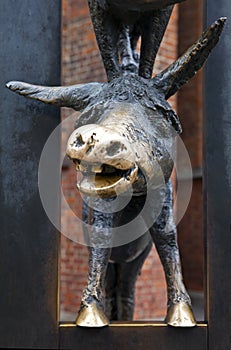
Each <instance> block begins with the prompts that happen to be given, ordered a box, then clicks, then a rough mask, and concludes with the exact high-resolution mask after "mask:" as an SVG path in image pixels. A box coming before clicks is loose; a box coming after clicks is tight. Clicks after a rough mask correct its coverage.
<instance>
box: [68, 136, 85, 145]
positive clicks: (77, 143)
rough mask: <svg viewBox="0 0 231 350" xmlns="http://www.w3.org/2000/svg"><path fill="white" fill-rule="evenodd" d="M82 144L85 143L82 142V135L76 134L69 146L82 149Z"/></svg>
mask: <svg viewBox="0 0 231 350" xmlns="http://www.w3.org/2000/svg"><path fill="white" fill-rule="evenodd" d="M84 144H85V142H84V141H83V138H82V135H81V134H80V133H78V134H77V135H76V138H75V140H74V141H73V142H72V144H71V146H75V147H82V146H83V145H84Z"/></svg>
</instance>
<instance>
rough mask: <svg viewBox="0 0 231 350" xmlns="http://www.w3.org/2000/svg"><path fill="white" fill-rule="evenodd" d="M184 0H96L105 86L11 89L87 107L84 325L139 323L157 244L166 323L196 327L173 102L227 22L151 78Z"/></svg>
mask: <svg viewBox="0 0 231 350" xmlns="http://www.w3.org/2000/svg"><path fill="white" fill-rule="evenodd" d="M177 2H181V1H180V0H179V1H177V0H175V1H174V0H163V1H160V0H149V1H141V0H137V1H131V0H130V1H120V0H115V1H111V0H107V1H106V0H105V1H104V0H98V1H93V0H89V7H90V11H91V16H92V20H93V24H94V29H95V33H96V37H97V40H98V44H99V48H100V51H101V54H102V58H103V62H104V65H105V69H106V73H107V76H108V82H107V83H88V84H81V85H73V86H67V87H44V86H37V85H31V84H27V83H23V82H9V83H8V84H7V87H8V88H10V89H11V90H12V91H15V92H17V93H19V94H21V95H23V96H26V97H29V98H32V99H36V100H39V101H42V102H45V103H50V104H54V105H57V106H61V107H62V106H65V107H70V108H73V109H75V110H77V111H82V114H81V116H80V118H79V120H78V121H77V124H76V129H75V131H74V132H73V133H72V135H71V136H70V139H69V141H68V145H67V155H68V156H69V157H70V158H71V159H72V160H73V162H74V163H75V165H76V169H77V171H80V172H82V175H83V177H82V179H81V180H80V181H79V182H78V183H77V187H78V188H79V190H80V191H81V192H82V193H83V194H84V196H85V198H86V201H84V204H83V218H82V220H83V222H84V225H83V226H84V233H85V236H86V241H87V244H88V245H89V254H90V256H89V275H88V283H87V287H86V288H85V290H84V292H83V297H82V301H81V307H80V310H79V313H78V316H77V320H76V324H77V325H79V326H83V327H102V326H105V325H108V323H109V320H108V319H111V320H116V319H117V320H131V319H132V316H133V307H134V286H135V281H136V278H137V276H138V273H139V271H140V269H141V267H142V265H143V262H144V260H145V258H146V256H147V255H148V253H149V251H150V249H151V246H152V242H154V243H155V246H156V249H157V251H158V253H159V256H160V259H161V262H162V265H163V268H164V271H165V277H166V282H167V293H168V305H167V316H166V323H167V324H169V325H172V326H179V327H180V326H183V327H192V326H195V325H196V321H195V318H194V316H193V313H192V310H191V301H190V297H189V295H188V293H187V291H186V289H185V286H184V284H183V280H182V273H181V264H180V258H179V250H178V245H177V237H176V226H175V223H174V218H173V201H172V184H171V180H170V176H171V173H172V169H173V165H174V164H173V163H174V162H173V159H172V155H171V149H172V148H174V138H175V133H180V132H181V125H180V122H179V120H178V117H177V115H176V113H175V112H174V111H173V109H172V108H171V106H170V105H169V104H168V102H167V100H168V98H169V97H170V96H172V95H173V94H175V93H176V92H177V91H178V90H179V89H180V87H181V86H182V85H183V84H185V83H186V82H187V81H188V80H189V79H190V78H191V77H193V75H194V74H195V73H196V72H197V71H198V70H199V69H200V68H201V67H202V65H203V63H204V62H205V60H206V59H207V57H208V55H209V53H210V51H211V50H212V49H213V47H214V46H215V45H216V43H217V42H218V39H219V36H220V34H221V32H222V29H223V26H224V23H225V18H220V19H218V20H217V21H216V22H215V23H214V24H212V25H211V26H210V27H209V28H208V30H207V31H205V32H204V33H203V34H202V36H201V38H200V39H199V40H198V41H197V42H196V43H195V44H194V45H193V46H192V47H190V48H189V49H188V50H187V51H186V52H185V54H184V55H183V56H181V57H180V58H179V59H178V60H177V61H176V62H174V63H172V64H171V65H170V66H169V67H168V68H167V69H165V70H164V71H162V72H161V73H159V74H157V75H156V76H155V77H154V78H152V69H153V64H154V61H155V56H156V53H157V51H158V48H159V45H160V42H161V40H162V37H163V35H164V32H165V29H166V25H167V23H168V20H169V17H170V14H171V11H172V5H173V4H174V3H177ZM118 13H119V15H118ZM139 36H141V38H142V43H141V52H140V58H139V55H138V54H137V52H136V43H137V39H138V37H139ZM131 190H132V194H131ZM118 198H122V202H123V201H125V202H126V200H127V202H126V205H125V206H124V207H123V208H121V207H120V205H117V202H116V200H117V199H118ZM92 202H93V206H92ZM113 205H114V206H113ZM144 207H145V208H146V210H143V208H144ZM111 208H112V209H111ZM137 217H139V220H136V218H137ZM130 223H131V225H130ZM129 225H130V226H129ZM127 227H130V230H127V229H126V228H127ZM127 231H129V232H127ZM126 235H128V236H126ZM121 237H122V238H121ZM121 242H122V243H121ZM105 281H106V286H105ZM105 288H106V302H105V295H104V290H105ZM105 312H106V314H107V316H106V314H105Z"/></svg>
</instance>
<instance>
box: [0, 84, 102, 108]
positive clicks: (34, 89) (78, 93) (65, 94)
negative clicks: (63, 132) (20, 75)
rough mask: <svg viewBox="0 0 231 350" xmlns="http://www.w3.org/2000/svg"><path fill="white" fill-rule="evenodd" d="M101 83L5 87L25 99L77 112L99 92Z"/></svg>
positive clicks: (13, 85) (12, 85)
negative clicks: (68, 108)
mask: <svg viewBox="0 0 231 350" xmlns="http://www.w3.org/2000/svg"><path fill="white" fill-rule="evenodd" d="M102 85H103V84H102V83H89V84H79V85H71V86H66V87H62V86H53V87H49V86H39V85H32V84H27V83H24V82H20V81H10V82H9V83H7V84H6V87H7V88H8V89H10V90H12V91H14V92H17V93H18V94H20V95H23V96H25V97H28V98H31V99H34V100H39V101H42V102H44V103H48V104H53V105H56V106H59V107H70V108H73V109H75V110H77V111H79V110H81V109H83V108H85V107H86V106H87V105H88V104H89V103H90V102H91V100H92V99H93V98H94V97H95V96H96V95H97V94H98V93H99V92H100V90H101V87H102Z"/></svg>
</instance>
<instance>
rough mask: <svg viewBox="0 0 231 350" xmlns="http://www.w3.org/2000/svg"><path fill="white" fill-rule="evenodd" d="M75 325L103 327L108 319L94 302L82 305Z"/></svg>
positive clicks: (107, 322)
mask: <svg viewBox="0 0 231 350" xmlns="http://www.w3.org/2000/svg"><path fill="white" fill-rule="evenodd" d="M76 325H77V326H80V327H105V326H108V325H109V321H108V319H107V317H106V316H105V314H104V312H103V311H102V310H101V309H100V308H99V307H98V306H97V305H96V304H95V303H94V304H92V305H84V306H83V307H82V308H81V309H80V311H79V314H78V316H77V319H76Z"/></svg>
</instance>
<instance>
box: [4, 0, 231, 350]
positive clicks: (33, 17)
mask: <svg viewBox="0 0 231 350" xmlns="http://www.w3.org/2000/svg"><path fill="white" fill-rule="evenodd" d="M60 2H61V1H58V0H49V1H47V0H40V1H39V2H35V1H33V2H31V1H30V0H21V1H20V2H18V0H7V1H1V2H0V29H1V32H2V33H3V34H4V35H3V41H2V42H1V49H2V52H3V53H1V54H0V65H1V78H0V79H1V89H2V91H1V105H0V115H1V119H0V123H1V125H0V135H1V138H0V145H1V150H0V163H1V172H2V173H3V175H5V176H6V178H7V182H6V181H5V182H4V177H1V179H0V199H1V201H0V203H1V204H0V210H1V217H0V227H1V236H0V240H1V247H2V252H1V255H0V269H1V274H0V285H1V299H0V307H1V313H0V347H24V348H39V349H41V348H50V349H56V348H60V349H70V348H75V349H78V350H82V349H84V350H87V349H93V348H95V349H101V350H104V349H106V348H107V349H108V347H109V345H110V349H112V350H113V349H118V348H120V349H121V350H122V349H127V348H132V349H133V350H138V349H139V350H141V349H144V348H145V349H147V350H148V349H153V348H155V347H156V349H158V350H166V349H168V348H171V349H172V350H175V349H179V348H181V349H187V350H191V349H192V350H193V349H197V350H206V349H209V350H213V349H214V350H215V349H216V350H217V349H219V350H223V349H224V350H227V349H229V347H230V330H229V328H230V327H229V317H230V315H231V306H230V305H231V303H230V287H231V282H230V276H229V274H230V263H231V261H230V260H231V234H230V227H231V226H230V200H231V193H230V192H231V172H230V169H231V138H230V137H229V136H230V135H231V119H230V111H229V110H230V101H231V65H230V62H231V41H230V32H231V28H230V27H231V24H230V21H228V24H227V26H226V28H225V30H224V33H223V35H222V38H221V40H220V43H219V45H218V46H217V48H216V50H214V53H213V54H212V55H211V58H210V59H209V61H208V63H207V69H206V74H205V84H204V86H205V88H204V99H205V105H204V107H205V108H204V110H205V119H204V162H205V165H204V202H205V230H206V232H207V240H206V244H205V247H206V261H207V313H206V314H207V318H206V320H207V322H205V323H201V324H199V325H198V327H196V328H192V329H174V328H171V327H167V326H166V325H165V324H163V323H152V324H150V323H147V322H146V323H140V322H133V323H130V324H128V323H127V324H118V323H115V324H112V325H111V326H110V327H107V328H103V329H83V328H77V327H75V325H74V324H59V323H58V317H57V313H58V306H57V303H58V268H59V262H58V255H59V237H58V235H57V233H56V232H55V229H54V228H53V226H52V225H51V224H50V222H49V220H48V219H47V218H46V214H45V212H44V211H43V208H42V206H41V203H40V199H39V195H38V187H37V167H38V159H39V155H40V152H41V150H42V147H43V145H44V143H45V141H46V139H47V137H48V136H49V134H50V133H51V131H52V130H53V129H54V127H55V126H56V125H57V123H58V122H59V111H58V109H52V108H51V107H47V106H45V105H41V104H37V103H36V102H34V103H32V102H31V101H26V100H23V99H21V98H20V97H18V96H16V95H13V94H11V93H10V92H9V91H7V90H6V89H4V87H3V85H4V83H5V82H6V81H8V80H10V79H15V77H17V78H18V79H20V80H27V81H28V80H29V81H31V82H36V83H38V82H41V84H44V85H49V84H50V85H56V84H57V85H58V84H59V77H60V58H59V57H60V23H61V21H60V18H59V16H58V14H60V13H61V7H60V5H61V4H60ZM205 14H206V21H207V22H208V24H209V23H211V22H212V21H213V20H214V19H216V18H217V17H219V16H220V15H226V16H227V17H229V18H231V3H230V1H229V0H220V1H219V5H218V4H217V1H216V0H208V1H207V4H205ZM19 25H20V28H22V29H20V32H18V30H17V27H18V26H19ZM42 28H45V29H46V33H49V35H46V36H45V35H44V34H43V31H42ZM35 40H36V43H35ZM35 44H36V45H35ZM12 135H13V136H12ZM57 146H58V145H57ZM57 148H58V147H57ZM28 149H29V151H30V152H28ZM25 155H26V157H25ZM28 157H30V158H28ZM28 159H29V161H30V162H29V164H30V168H27V166H28ZM54 166H55V162H54ZM28 175H29V177H28ZM22 185H23V187H22ZM57 203H58V199H57V201H54V205H55V210H57V216H58V215H59V214H58V210H59V208H58V205H56V204H57Z"/></svg>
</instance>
